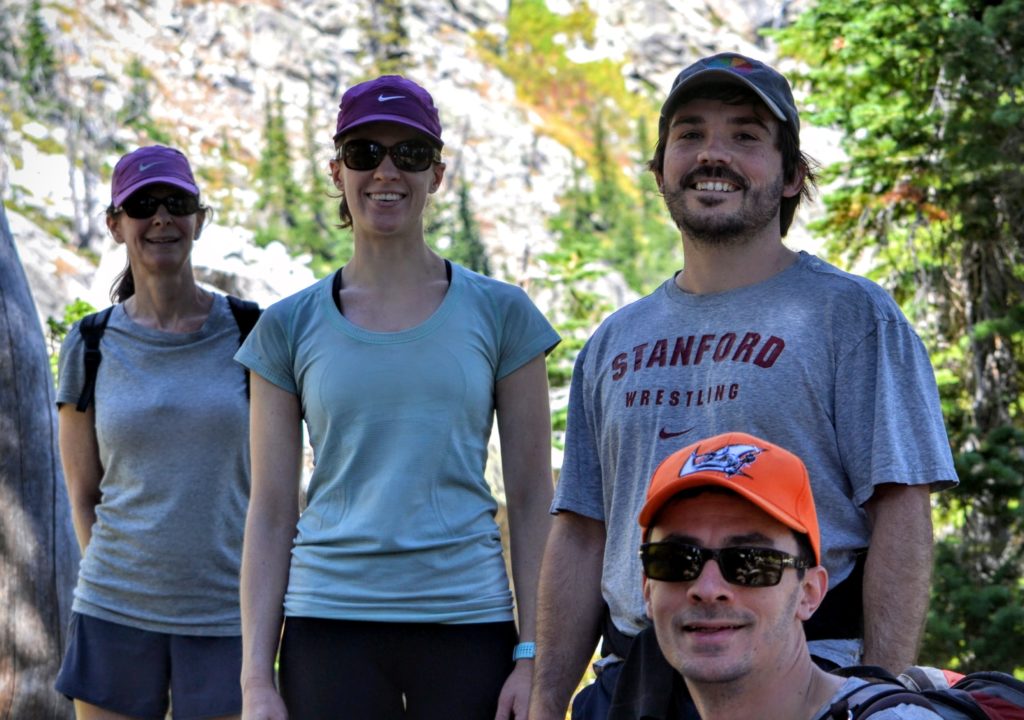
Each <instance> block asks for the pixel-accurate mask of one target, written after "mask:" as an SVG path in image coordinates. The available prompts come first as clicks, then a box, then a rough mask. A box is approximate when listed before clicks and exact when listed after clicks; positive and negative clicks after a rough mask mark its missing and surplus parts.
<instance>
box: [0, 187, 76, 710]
mask: <svg viewBox="0 0 1024 720" xmlns="http://www.w3.org/2000/svg"><path fill="white" fill-rule="evenodd" d="M56 427H57V424H56V413H55V407H54V390H53V377H52V375H51V374H50V366H49V361H48V358H47V353H46V347H45V343H44V341H43V335H42V329H41V328H40V326H39V319H38V316H37V314H36V309H35V303H34V302H33V300H32V296H31V295H30V293H29V289H28V282H27V280H26V279H25V272H24V270H23V269H22V267H21V263H20V261H19V259H18V254H17V252H16V250H15V247H14V238H13V237H11V231H10V227H9V226H8V224H7V215H6V212H5V211H4V208H3V204H2V203H0V718H3V719H7V718H11V719H17V720H21V719H26V718H32V720H36V719H39V720H45V719H47V718H71V717H73V716H74V713H73V709H72V704H71V703H70V702H68V700H67V699H65V698H64V697H62V696H61V695H60V694H59V693H57V691H56V690H54V689H53V681H54V678H55V677H56V675H57V669H58V667H59V666H60V659H61V655H62V654H63V652H64V643H65V628H66V627H67V623H68V619H69V617H70V612H71V591H72V589H73V587H74V583H75V577H76V575H77V572H78V557H79V553H78V545H77V544H76V542H75V539H74V532H73V530H72V527H71V514H70V508H69V506H68V497H67V491H66V488H65V486H64V475H63V473H62V472H61V469H60V464H59V463H58V461H57V458H58V456H57V441H56Z"/></svg>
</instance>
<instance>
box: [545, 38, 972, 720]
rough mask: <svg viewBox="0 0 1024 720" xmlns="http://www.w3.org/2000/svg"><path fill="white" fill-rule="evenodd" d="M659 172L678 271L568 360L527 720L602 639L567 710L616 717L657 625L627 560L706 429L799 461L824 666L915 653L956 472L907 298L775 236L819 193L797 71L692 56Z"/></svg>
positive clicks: (664, 121)
mask: <svg viewBox="0 0 1024 720" xmlns="http://www.w3.org/2000/svg"><path fill="white" fill-rule="evenodd" d="M650 167H651V169H652V171H653V172H654V174H655V177H656V179H657V181H658V185H659V188H660V190H661V192H662V193H663V195H664V197H665V202H666V205H667V206H668V209H669V212H670V213H671V215H672V217H673V219H674V220H675V222H676V224H677V225H678V226H679V228H680V231H681V236H682V244H683V256H684V260H685V262H684V269H683V270H682V271H680V272H679V273H678V274H677V275H676V276H675V277H673V278H671V279H669V280H667V281H666V282H665V284H664V285H662V286H661V287H660V288H658V289H657V290H656V291H655V292H654V293H652V294H651V295H650V296H648V297H646V298H643V299H641V300H639V301H637V302H636V303H633V304H632V305H629V306H627V307H625V308H623V309H621V310H619V311H618V312H616V313H614V314H613V315H611V316H610V317H609V318H608V319H607V320H605V322H604V323H603V324H602V326H601V327H600V328H599V329H598V330H597V331H596V332H595V333H594V335H593V337H591V339H590V340H589V341H588V343H587V345H586V347H585V348H584V349H583V351H582V352H581V353H580V356H579V358H578V359H577V363H576V368H575V371H574V374H573V380H572V388H571V393H570V403H569V419H568V431H567V435H566V454H565V459H564V462H563V466H562V472H561V476H560V479H559V484H558V488H557V489H556V493H555V499H554V503H553V506H552V511H553V512H554V513H556V517H555V520H554V524H553V527H552V534H551V536H550V539H549V541H548V546H547V551H546V554H545V559H544V565H543V568H542V576H541V590H540V611H541V614H540V621H539V623H540V624H539V628H538V642H537V668H536V672H535V679H534V691H533V695H532V701H531V718H532V720H544V719H545V718H555V717H557V718H561V717H562V716H563V714H564V711H565V707H566V705H567V704H568V701H569V697H570V695H571V693H572V691H573V689H574V688H575V687H576V685H577V683H578V682H579V679H580V677H581V676H582V673H583V670H584V668H585V667H586V663H587V661H588V660H589V658H590V657H591V654H592V652H593V648H594V646H595V643H596V641H597V639H598V635H599V634H603V635H604V638H605V643H604V646H603V650H604V653H605V654H606V655H607V657H606V658H604V659H603V660H602V663H601V665H602V667H607V668H611V669H610V670H605V671H604V672H601V673H600V674H599V677H598V679H599V682H598V683H595V685H594V686H591V688H590V689H588V690H586V691H584V692H582V693H580V696H579V697H577V700H576V701H575V702H574V717H575V718H582V717H587V718H591V717H603V716H604V713H605V712H606V711H605V710H604V709H603V708H604V707H607V704H608V702H609V701H610V695H611V692H612V690H613V688H614V680H615V677H616V675H617V670H616V669H615V668H616V667H617V666H618V665H620V664H621V663H619V661H620V660H621V659H622V658H623V657H625V656H626V654H627V653H628V648H629V644H630V640H631V638H632V637H633V636H635V635H636V634H637V633H638V632H639V631H640V630H641V629H642V628H644V627H645V626H647V625H648V623H649V619H648V618H647V617H646V613H645V610H644V605H643V599H642V596H641V593H640V577H641V573H640V566H639V559H638V558H637V557H636V554H635V548H636V547H637V545H638V543H639V534H638V533H639V530H638V528H637V524H636V518H637V514H638V513H639V510H640V507H641V505H642V504H643V496H644V488H645V486H646V480H647V479H648V478H649V477H650V476H651V474H652V472H653V470H654V468H655V467H656V466H657V465H658V463H659V462H661V461H662V460H663V459H664V458H665V457H667V456H668V455H669V454H671V453H672V452H674V451H676V450H678V449H679V448H681V447H683V446H685V445H687V444H688V443H691V442H693V441H694V439H696V438H700V437H707V436H710V435H714V434H718V433H722V432H728V431H743V432H749V433H753V434H755V435H758V436H760V437H763V438H765V439H767V440H769V441H771V442H773V443H776V444H778V445H780V446H782V447H784V448H786V449H788V450H790V451H792V452H795V453H797V454H798V455H799V456H800V457H801V458H803V460H804V462H805V463H806V464H807V467H808V469H809V471H810V476H811V482H812V485H813V488H814V494H815V500H816V502H817V504H818V511H819V515H820V518H821V528H822V563H823V565H824V566H825V568H826V569H827V570H828V574H829V577H830V590H829V593H828V596H827V598H826V601H825V603H824V604H823V606H822V608H821V609H820V610H819V611H818V612H817V613H816V614H815V617H814V618H813V619H812V621H811V622H810V623H808V624H807V625H806V626H805V629H806V631H807V635H808V638H809V639H810V640H812V642H811V643H810V648H811V652H812V653H813V654H814V655H815V656H816V657H817V658H819V661H820V662H822V663H823V664H825V663H834V664H851V663H856V662H864V663H868V664H875V665H881V666H884V667H887V668H890V669H893V670H897V671H898V670H902V669H903V668H904V667H905V666H906V665H908V664H911V663H912V662H913V661H914V659H915V657H916V653H917V646H918V643H919V640H920V635H921V630H922V628H923V625H924V618H925V613H926V608H927V599H928V585H929V578H930V568H931V552H932V528H931V515H930V501H929V493H930V492H931V491H932V490H936V489H939V488H943V487H949V486H951V485H953V484H955V482H956V475H955V472H954V470H953V465H952V457H951V454H950V450H949V445H948V440H947V438H946V433H945V428H944V425H943V420H942V415H941V411H940V407H939V402H938V393H937V391H936V386H935V379H934V375H933V373H932V369H931V365H930V362H929V358H928V354H927V351H926V350H925V348H924V346H923V344H922V343H921V341H920V339H919V338H918V337H917V335H916V334H915V333H914V331H913V329H912V328H911V327H910V325H909V323H908V322H907V320H906V318H905V317H904V316H903V314H902V313H901V312H900V310H899V308H898V307H897V306H896V304H895V303H894V302H893V301H892V299H891V298H890V297H889V296H888V295H887V294H886V293H885V292H884V291H883V290H882V289H881V288H879V287H878V286H877V285H875V284H874V283H872V282H870V281H868V280H865V279H864V278H860V277H857V276H854V275H850V274H847V273H844V272H842V271H840V270H838V269H837V268H835V267H832V266H831V265H829V264H827V263H825V262H823V261H821V260H819V259H817V258H815V257H813V256H810V255H807V254H802V253H795V252H793V251H791V250H789V249H788V248H787V247H785V245H784V244H783V242H782V238H783V237H784V236H785V234H786V231H787V230H788V228H789V225H790V224H791V222H792V219H793V215H794V213H795V211H796V207H797V205H798V204H799V202H800V200H801V198H802V197H804V196H806V195H807V194H808V193H809V192H810V189H811V187H813V174H812V173H811V169H810V162H809V160H808V159H807V158H806V157H805V156H804V155H803V154H802V153H801V152H800V149H799V118H798V115H797V110H796V107H795V104H794V101H793V96H792V92H791V90H790V87H789V83H788V82H787V81H786V79H785V78H784V77H783V76H782V75H780V74H779V73H778V72H776V71H775V70H773V69H771V68H769V67H767V66H765V65H763V64H762V63H759V62H757V61H754V60H751V59H749V58H745V57H743V56H740V55H736V54H734V53H724V54H721V55H716V56H713V57H709V58H705V59H703V60H700V61H698V62H697V63H694V64H693V65H691V66H690V67H688V68H686V69H685V70H683V71H682V73H680V75H679V77H678V78H677V79H676V81H675V83H674V85H673V88H672V91H671V92H670V94H669V96H668V99H667V100H666V101H665V104H664V105H663V107H662V113H661V119H660V122H659V139H658V145H657V148H656V151H655V156H654V159H653V160H652V161H651V163H650ZM602 625H603V627H602Z"/></svg>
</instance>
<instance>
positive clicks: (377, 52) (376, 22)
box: [360, 0, 410, 75]
mask: <svg viewBox="0 0 1024 720" xmlns="http://www.w3.org/2000/svg"><path fill="white" fill-rule="evenodd" d="M369 6H370V14H369V15H368V16H366V17H364V18H363V20H362V21H361V23H360V25H361V27H362V30H363V32H364V34H365V36H366V47H367V49H368V50H369V54H370V58H371V59H372V68H373V72H374V73H375V74H377V75H404V74H405V73H406V72H408V70H409V64H410V57H409V32H408V31H407V30H406V29H405V2H404V0H375V1H374V2H372V3H370V4H369Z"/></svg>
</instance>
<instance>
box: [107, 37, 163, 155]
mask: <svg viewBox="0 0 1024 720" xmlns="http://www.w3.org/2000/svg"><path fill="white" fill-rule="evenodd" d="M125 79H126V80H127V81H128V82H129V83H131V86H130V87H129V89H128V92H127V94H126V97H125V101H124V105H123V106H122V107H121V110H120V111H119V112H118V113H117V120H118V122H119V123H120V124H122V125H127V126H128V127H131V128H135V129H136V130H138V131H140V132H141V133H143V134H144V135H145V136H147V137H148V138H150V140H151V141H152V142H156V143H160V144H163V145H172V144H173V141H172V138H171V136H170V134H169V133H167V131H166V130H163V129H162V128H160V127H159V126H158V125H157V124H156V122H155V121H154V120H153V117H152V116H151V115H150V113H149V108H150V106H151V105H152V102H153V101H152V96H151V94H150V90H149V88H150V84H151V83H152V81H153V76H152V74H151V73H150V72H149V71H148V70H147V69H146V67H145V66H144V65H143V64H142V61H141V60H140V59H139V58H138V57H133V58H132V60H131V62H130V63H129V64H128V67H127V69H126V70H125Z"/></svg>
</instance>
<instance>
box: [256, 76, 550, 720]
mask: <svg viewBox="0 0 1024 720" xmlns="http://www.w3.org/2000/svg"><path fill="white" fill-rule="evenodd" d="M334 145H335V148H336V155H335V157H334V159H332V160H331V163H330V168H331V174H332V177H333V180H334V184H335V186H336V187H337V189H338V190H339V191H340V192H341V206H340V216H341V222H342V225H343V226H346V227H351V228H352V233H353V235H354V239H355V250H354V253H353V255H352V257H351V259H350V260H349V261H348V263H347V264H346V265H345V266H344V267H343V268H342V269H339V270H338V271H337V272H335V273H334V274H333V276H330V277H327V278H325V279H324V280H322V281H321V282H319V283H317V284H316V285H313V286H312V287H310V288H307V289H306V290H304V291H302V292H300V293H298V294H296V295H293V296H292V297H289V298H286V299H284V300H282V301H281V302H279V303H276V304H275V305H273V306H271V307H270V308H268V309H267V312H266V313H265V314H264V316H263V317H262V318H261V320H260V322H259V324H258V325H257V326H256V328H255V329H254V330H253V333H252V335H250V337H249V339H248V340H247V341H246V343H245V344H244V345H243V346H242V348H241V350H239V352H238V355H237V356H236V357H237V358H238V359H239V361H240V362H242V363H243V364H244V365H246V366H247V367H248V368H249V369H250V370H251V371H252V378H253V415H252V433H251V438H252V448H253V493H252V504H251V505H250V513H249V518H248V521H247V525H246V535H245V550H244V553H243V562H242V618H243V619H242V632H243V671H242V685H243V697H244V717H246V718H260V719H266V718H273V719H279V718H284V717H287V716H290V717H292V718H303V719H304V720H305V719H307V718H313V719H316V718H331V719H332V720H334V719H335V718H359V719H363V718H374V719H376V720H379V719H384V720H388V719H390V718H396V719H397V718H409V719H415V720H428V719H433V718H445V719H446V720H448V719H450V718H460V720H493V718H495V717H500V718H508V717H520V718H522V717H525V715H526V707H527V702H528V696H529V691H530V683H531V674H532V665H533V660H532V658H533V642H532V640H533V637H534V635H533V632H534V617H535V610H536V608H535V605H536V586H537V572H538V567H539V564H540V557H541V552H542V550H543V545H544V542H545V539H546V536H547V529H548V505H549V503H550V500H551V495H552V482H551V449H550V448H551V446H550V432H551V426H550V416H549V409H548V392H547V374H546V371H545V361H544V357H545V353H546V352H547V351H549V350H550V349H551V348H553V347H554V346H555V345H556V344H557V343H558V341H559V338H558V335H557V334H556V333H555V331H554V330H553V329H552V327H551V325H550V324H549V323H548V322H547V320H546V319H545V318H544V316H543V315H542V314H541V313H540V312H539V311H538V310H537V308H536V307H534V305H533V303H532V302H531V301H530V300H529V298H528V297H527V296H526V294H525V293H524V292H523V291H522V290H521V289H520V288H518V287H515V286H512V285H509V284H506V283H502V282H498V281H496V280H492V279H491V278H488V277H484V276H481V275H478V274H476V273H473V272H471V271H469V270H467V269H465V268H462V267H460V266H458V265H456V264H454V263H451V262H449V261H447V260H445V259H444V258H442V257H440V256H438V255H437V254H435V253H434V252H433V251H432V250H431V249H430V248H429V247H428V246H427V244H426V242H425V241H424V233H423V212H424V207H425V205H426V203H427V199H428V197H429V196H430V195H431V194H432V193H434V192H436V191H437V189H438V187H439V186H440V184H441V180H442V177H443V176H444V170H445V165H444V163H443V162H442V161H441V148H442V145H443V143H442V141H441V124H440V121H439V119H438V112H437V109H436V108H435V107H434V103H433V100H432V98H431V96H430V94H429V93H427V91H426V90H424V89H423V88H421V87H420V86H418V85H416V84H415V83H413V82H411V81H409V80H407V79H405V78H403V77H400V76H394V75H392V76H384V77H379V78H377V79H375V80H371V81H368V82H364V83H361V84H359V85H356V86H354V87H352V88H350V89H349V90H348V91H347V92H346V93H345V94H344V96H343V97H342V99H341V111H340V112H339V113H338V122H337V129H336V133H335V135H334ZM495 413H496V414H497V419H498V430H499V433H500V440H501V447H502V471H503V477H504V483H505V489H506V495H507V500H508V516H509V524H510V535H511V566H512V575H513V579H514V581H515V583H514V584H515V589H516V593H515V610H516V613H517V615H518V621H519V624H518V633H517V630H516V624H515V622H514V617H515V615H514V614H513V597H512V593H511V592H510V590H509V583H508V577H507V574H506V570H505V561H504V558H503V556H502V548H501V537H500V533H499V530H498V527H497V525H496V523H495V520H494V515H495V512H496V509H497V506H496V503H495V501H494V499H493V498H492V497H491V494H490V492H489V490H488V487H487V483H486V481H485V480H484V465H485V462H486V458H487V442H488V438H489V437H490V433H491V427H492V423H493V418H494V415H495ZM303 419H304V420H305V421H306V424H307V427H308V431H309V437H310V441H311V444H312V446H313V450H314V455H315V468H314V471H313V475H312V477H311V479H310V483H309V488H308V491H307V506H306V508H305V510H304V511H303V512H302V513H301V515H300V514H299V504H298V495H299V492H298V491H299V482H300V478H299V475H300V473H299V464H300V457H301V451H302V431H301V421H302V420H303ZM282 622H283V623H284V630H283V635H282ZM279 640H280V672H279V677H278V686H279V689H280V694H278V690H277V689H275V685H274V659H275V655H276V654H277V652H278V646H279Z"/></svg>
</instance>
